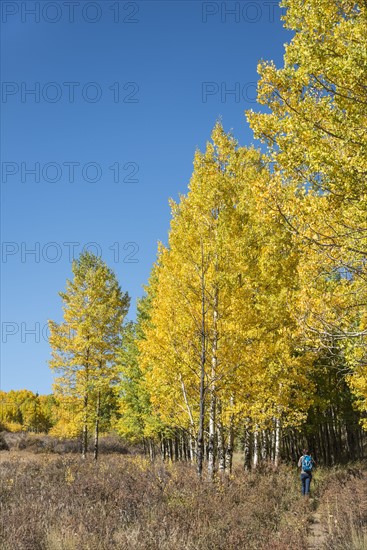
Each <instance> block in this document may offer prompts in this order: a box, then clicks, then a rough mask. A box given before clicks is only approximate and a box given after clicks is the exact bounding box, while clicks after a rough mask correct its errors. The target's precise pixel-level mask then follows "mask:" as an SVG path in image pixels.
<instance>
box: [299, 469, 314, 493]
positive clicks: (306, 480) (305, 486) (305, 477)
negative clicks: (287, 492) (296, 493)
mask: <svg viewBox="0 0 367 550" xmlns="http://www.w3.org/2000/svg"><path fill="white" fill-rule="evenodd" d="M311 479H312V475H311V474H301V481H302V494H303V495H309V494H310V483H311Z"/></svg>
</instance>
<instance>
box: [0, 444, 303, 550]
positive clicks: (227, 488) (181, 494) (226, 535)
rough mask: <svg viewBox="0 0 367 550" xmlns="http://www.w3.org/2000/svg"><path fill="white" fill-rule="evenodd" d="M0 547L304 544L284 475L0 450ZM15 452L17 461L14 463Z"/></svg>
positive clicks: (281, 548)
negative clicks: (219, 477)
mask: <svg viewBox="0 0 367 550" xmlns="http://www.w3.org/2000/svg"><path fill="white" fill-rule="evenodd" d="M1 455H2V459H1V461H0V477H1V479H2V486H1V502H2V521H3V533H2V548H3V549H4V550H13V549H14V548H17V550H29V549H32V550H33V549H34V550H37V549H45V550H74V549H75V550H76V549H79V548H80V547H83V550H87V549H93V550H94V549H95V550H97V549H98V550H104V549H110V548H118V549H125V548H126V549H128V548H129V549H130V548H131V549H132V548H134V549H135V548H136V549H167V550H168V549H172V548H180V549H188V550H189V549H198V550H204V549H205V550H206V549H208V550H209V548H210V549H213V548H215V549H219V550H220V549H222V548H223V549H224V548H226V549H238V548H245V549H248V550H252V549H256V550H262V549H264V550H265V549H269V548H272V549H275V550H285V549H291V548H296V547H298V546H300V545H303V544H304V541H305V527H306V526H305V520H304V519H303V518H304V517H305V516H304V515H303V514H302V506H303V503H302V501H301V502H300V498H299V494H298V485H297V484H295V477H294V472H292V471H291V470H289V469H287V468H283V469H281V470H280V471H279V472H271V471H268V472H263V473H256V474H249V475H245V474H244V473H243V472H242V471H238V472H236V475H235V476H234V477H233V479H230V480H227V481H226V482H225V483H223V484H221V483H219V482H216V483H214V484H211V483H207V482H203V483H200V482H199V481H198V480H197V478H196V473H195V470H194V469H193V468H191V467H189V466H187V465H184V464H171V465H163V464H161V463H159V462H156V463H155V464H151V463H150V462H149V461H148V460H146V459H144V458H142V457H139V456H135V457H128V456H118V455H108V456H102V457H101V459H100V460H99V461H98V463H97V464H94V463H93V462H92V460H89V459H88V460H86V461H84V462H83V461H82V460H81V459H80V458H79V457H76V456H70V455H68V456H67V455H65V456H62V457H57V456H56V457H55V456H54V455H39V454H38V455H32V454H31V453H28V452H24V451H23V452H16V451H11V452H2V453H1ZM19 457H21V459H20V460H19Z"/></svg>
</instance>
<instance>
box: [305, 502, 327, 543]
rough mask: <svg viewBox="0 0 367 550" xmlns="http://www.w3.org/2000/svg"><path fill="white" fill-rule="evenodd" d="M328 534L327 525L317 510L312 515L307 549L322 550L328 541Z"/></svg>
mask: <svg viewBox="0 0 367 550" xmlns="http://www.w3.org/2000/svg"><path fill="white" fill-rule="evenodd" d="M326 536H327V531H326V528H325V526H324V525H322V523H321V514H320V512H318V511H317V510H316V511H315V512H314V514H313V516H312V523H311V526H310V533H309V535H308V538H307V549H308V550H321V548H322V547H323V544H324V542H325V541H326Z"/></svg>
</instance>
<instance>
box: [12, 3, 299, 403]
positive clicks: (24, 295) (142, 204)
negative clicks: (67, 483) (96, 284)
mask: <svg viewBox="0 0 367 550" xmlns="http://www.w3.org/2000/svg"><path fill="white" fill-rule="evenodd" d="M1 8H2V14H1V15H2V23H1V27H2V28H1V65H2V81H3V84H2V100H1V110H2V146H1V157H2V158H1V162H2V164H1V166H2V179H1V190H2V262H1V271H2V276H1V282H2V292H1V304H2V306H1V321H2V325H1V326H2V356H1V388H2V389H3V390H5V391H8V390H10V389H20V388H28V389H30V390H32V391H38V392H39V393H49V392H50V391H51V384H52V374H51V372H50V370H49V368H48V365H47V361H48V359H49V357H50V349H49V346H48V343H47V333H46V331H45V329H44V327H45V326H46V323H47V319H53V320H56V321H61V319H62V310H61V298H60V297H59V295H58V292H59V291H60V290H63V289H64V288H65V281H66V279H67V278H68V277H71V262H70V256H71V255H72V254H73V252H74V255H76V256H77V255H78V254H79V253H80V252H81V251H82V249H83V247H84V246H85V245H87V244H88V243H96V245H90V249H91V250H92V251H95V252H96V251H97V252H101V253H102V257H103V259H104V260H105V261H106V263H107V264H108V265H109V266H110V267H112V268H113V269H114V270H115V272H116V274H117V276H118V279H119V281H120V284H121V287H122V289H123V290H127V291H128V292H129V294H130V296H131V299H132V306H131V311H130V313H129V317H130V318H131V319H133V318H134V317H135V306H136V298H137V297H139V296H141V295H142V293H143V289H142V285H144V284H145V283H146V282H147V279H148V277H149V272H150V269H151V266H152V264H153V262H154V261H155V258H156V250H157V241H158V240H162V241H163V242H166V241H167V231H168V228H169V222H170V210H169V206H168V199H169V197H173V198H174V199H177V198H178V194H179V193H185V192H186V191H187V184H188V182H189V178H190V175H191V172H192V160H193V155H194V151H195V149H196V148H197V147H199V148H201V149H203V148H204V147H205V142H206V141H207V140H208V139H209V137H210V133H211V130H212V127H213V126H214V124H215V121H216V119H217V118H218V117H219V116H221V117H222V122H223V125H224V128H225V129H226V130H230V129H232V130H233V131H234V133H235V136H236V137H237V139H238V140H239V141H240V143H241V144H243V145H248V144H251V143H253V137H252V134H251V131H250V129H249V128H248V125H247V122H246V120H245V116H244V111H245V109H248V108H251V107H255V108H256V105H255V103H254V98H255V88H254V83H255V82H256V81H257V73H256V66H257V62H258V60H260V59H273V60H274V61H275V63H276V64H277V65H281V63H282V57H283V54H284V43H285V42H289V40H290V39H291V34H290V33H289V31H286V30H285V29H284V28H283V27H282V22H281V21H280V15H281V10H280V9H279V8H278V6H277V4H276V3H274V2H271V1H270V0H269V1H267V0H264V1H260V0H254V1H248V2H243V1H241V2H238V1H237V2H200V1H196V0H195V1H187V0H186V1H175V0H173V1H155V0H148V1H139V2H113V1H109V0H103V1H99V2H88V1H83V0H79V2H69V3H66V2H63V1H61V0H58V1H54V2H44V1H38V2H37V1H28V2H16V1H11V2H6V1H3V2H2V3H1ZM118 10H119V11H118ZM231 11H232V12H233V13H230V12H231ZM205 83H206V84H205ZM208 83H209V84H208ZM32 89H33V90H35V92H34V93H33V94H32V93H29V91H30V90H32ZM230 90H234V91H235V93H232V94H231V93H229V92H230ZM111 167H112V168H111ZM117 167H118V168H117ZM32 169H33V173H31V172H32ZM115 179H116V180H118V181H114V180H115ZM65 243H66V244H65ZM67 243H69V244H67ZM72 243H73V244H72ZM96 246H97V248H95V247H96ZM93 247H94V248H93ZM31 250H33V251H35V252H34V253H31V252H29V251H31ZM132 260H136V261H132ZM32 331H33V332H32Z"/></svg>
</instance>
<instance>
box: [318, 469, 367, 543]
mask: <svg viewBox="0 0 367 550" xmlns="http://www.w3.org/2000/svg"><path fill="white" fill-rule="evenodd" d="M321 495H322V499H321V500H320V506H319V514H320V518H321V523H322V525H323V528H324V531H325V533H326V536H325V542H324V545H323V550H366V549H367V470H366V465H359V467H357V466H355V467H353V468H351V467H347V468H334V469H330V470H328V471H327V473H326V475H325V476H324V479H323V480H322V490H321ZM320 550H321V549H320Z"/></svg>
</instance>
